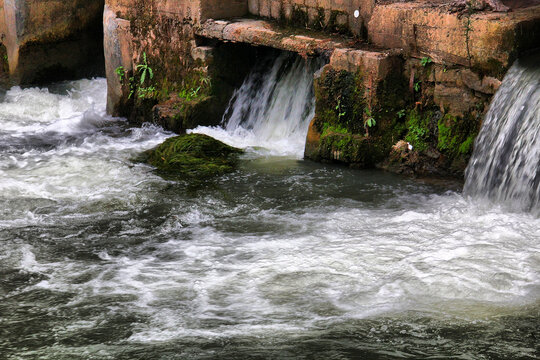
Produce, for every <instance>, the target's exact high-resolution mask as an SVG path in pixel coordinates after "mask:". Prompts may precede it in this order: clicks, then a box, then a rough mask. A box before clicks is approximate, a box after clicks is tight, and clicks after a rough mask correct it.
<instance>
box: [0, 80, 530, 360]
mask: <svg viewBox="0 0 540 360" xmlns="http://www.w3.org/2000/svg"><path fill="white" fill-rule="evenodd" d="M285 78H286V77H285ZM105 89H106V83H105V80H103V79H96V80H81V81H76V82H69V83H63V84H60V85H56V86H53V87H50V88H49V89H37V88H30V89H20V88H13V89H11V90H9V91H8V92H7V93H6V95H5V98H4V99H3V100H2V103H1V104H0V140H1V141H0V143H1V145H0V149H1V151H2V156H1V157H0V202H1V204H2V207H1V211H0V322H1V323H2V329H4V330H0V331H2V333H1V336H0V354H1V355H5V356H6V357H7V358H9V359H11V358H13V359H19V358H44V359H63V358H66V359H79V358H80V359H87V358H95V359H133V358H163V359H165V358H182V359H186V358H187V359H200V358H216V357H218V358H219V357H221V358H249V356H252V355H253V354H259V355H260V356H261V357H263V358H280V357H287V356H288V357H289V358H298V357H302V356H306V357H309V356H313V357H314V358H317V357H320V358H339V357H338V355H339V356H342V357H343V356H345V357H347V356H350V357H353V356H364V357H366V358H376V357H377V356H382V357H383V358H384V356H390V357H391V356H395V357H399V356H401V357H409V358H418V357H422V356H428V355H430V356H455V357H467V356H468V357H470V358H471V357H472V358H474V357H478V358H481V357H482V356H488V355H489V354H493V353H495V354H499V355H501V354H502V355H501V356H503V357H507V358H517V357H527V356H529V357H530V356H532V355H531V354H534V351H535V350H534V338H533V337H531V336H534V329H535V326H537V325H535V324H538V304H539V299H540V279H539V272H538V269H539V268H540V256H539V254H540V244H539V242H538V239H540V219H538V218H537V217H534V216H532V215H530V214H527V213H513V212H508V211H506V210H505V209H504V208H501V207H498V206H494V205H492V204H489V203H482V202H474V201H471V200H468V199H465V198H464V197H463V196H462V195H461V194H460V193H459V192H455V191H447V190H446V189H444V188H441V187H437V186H433V185H429V184H425V183H420V182H416V181H413V180H409V179H404V178H402V177H398V176H393V175H390V174H386V173H383V172H378V171H354V170H350V169H346V168H342V167H334V166H325V165H320V164H314V163H310V162H303V161H299V160H297V157H296V154H297V151H298V149H299V148H300V147H298V146H296V145H295V146H292V147H291V149H296V150H291V151H287V152H286V153H285V154H281V155H282V156H277V155H279V154H280V152H279V146H281V145H280V143H279V141H278V142H274V141H273V140H272V141H269V142H268V143H266V144H267V146H268V148H267V150H266V151H262V150H261V148H260V147H261V146H263V145H264V143H258V144H257V146H254V147H251V145H248V144H246V149H247V151H248V155H247V156H246V157H245V158H244V159H243V160H242V161H241V163H240V168H239V169H238V170H237V171H236V172H235V173H232V174H230V175H226V176H225V177H223V178H220V179H217V180H215V181H214V182H212V183H209V184H206V185H203V186H202V187H201V188H195V189H194V188H192V187H190V186H189V184H187V183H185V182H183V181H180V180H175V181H172V180H165V179H162V178H161V177H159V176H157V175H156V174H155V173H154V172H153V171H152V169H151V168H150V167H148V166H146V165H142V164H137V163H134V162H133V161H132V159H133V158H134V157H135V156H136V155H137V154H139V153H140V152H142V151H144V150H147V149H149V148H152V147H153V146H155V145H157V144H159V143H160V142H162V141H163V140H164V139H166V138H167V137H169V136H172V134H170V133H168V132H166V131H163V130H162V129H160V128H158V127H155V126H151V125H148V126H144V127H142V128H132V127H130V125H129V124H127V123H126V122H125V120H122V119H116V118H111V117H109V116H107V115H106V114H105ZM238 98H241V97H240V95H238ZM308 100H309V99H308ZM306 103H309V101H307V102H306ZM308 108H309V106H308ZM231 118H234V117H231ZM300 119H303V118H300ZM297 120H298V119H297ZM291 121H292V120H291ZM302 121H303V120H302ZM304 127H305V123H302V124H301V125H299V126H298V129H300V128H302V131H300V130H299V132H298V133H296V136H298V137H300V136H302V133H303V131H304ZM256 128H257V126H253V129H256ZM236 129H238V127H237V126H236V125H235V127H234V129H229V130H227V128H225V129H223V130H222V131H223V134H228V136H231V138H233V139H237V140H235V141H240V140H241V137H235V136H236V135H234V134H235V131H236ZM216 131H217V130H216ZM264 133H267V132H264ZM304 136H305V135H304ZM295 141H298V143H299V144H300V143H301V140H300V139H296V140H295ZM272 144H274V145H272ZM272 146H275V147H272ZM5 329H9V331H7V330H5ZM531 329H532V330H531ZM509 334H511V335H509ZM512 334H514V335H512ZM531 334H533V335H531ZM336 339H340V340H339V341H337V340H336ZM434 344H435V345H434ZM355 354H356V355H355ZM359 354H360V355H359ZM426 354H427V355H426Z"/></svg>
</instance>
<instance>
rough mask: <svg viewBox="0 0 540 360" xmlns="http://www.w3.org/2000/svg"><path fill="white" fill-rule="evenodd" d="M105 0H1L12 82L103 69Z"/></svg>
mask: <svg viewBox="0 0 540 360" xmlns="http://www.w3.org/2000/svg"><path fill="white" fill-rule="evenodd" d="M103 4H104V0H71V1H59V0H5V1H2V13H0V15H3V16H2V17H3V19H2V20H3V21H0V32H1V34H2V35H1V38H2V44H3V45H4V46H5V48H6V53H7V57H8V60H9V74H10V80H11V82H12V83H15V84H18V83H35V82H47V81H51V80H61V79H66V78H77V77H84V76H87V75H98V74H101V73H102V72H103V69H102V67H103V46H102V41H103V40H102V38H103V35H102V34H103V33H102V21H101V20H102V12H103Z"/></svg>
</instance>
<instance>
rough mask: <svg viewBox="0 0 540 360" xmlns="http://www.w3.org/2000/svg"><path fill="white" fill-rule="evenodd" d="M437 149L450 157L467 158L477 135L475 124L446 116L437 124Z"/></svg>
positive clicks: (467, 120) (467, 119)
mask: <svg viewBox="0 0 540 360" xmlns="http://www.w3.org/2000/svg"><path fill="white" fill-rule="evenodd" d="M437 128H438V130H439V136H438V139H437V148H438V149H439V150H440V151H441V152H443V153H445V154H447V155H448V156H450V157H459V156H467V155H470V154H471V153H472V148H473V144H474V139H475V138H476V135H477V134H478V131H477V125H476V122H475V121H474V120H472V119H469V118H459V117H456V116H452V115H450V114H446V115H445V116H443V117H442V118H441V119H440V120H439V122H438V124H437Z"/></svg>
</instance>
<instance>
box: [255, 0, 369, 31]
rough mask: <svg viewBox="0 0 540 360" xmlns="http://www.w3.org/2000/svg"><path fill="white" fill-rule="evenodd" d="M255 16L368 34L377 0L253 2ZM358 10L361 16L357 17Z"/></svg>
mask: <svg viewBox="0 0 540 360" xmlns="http://www.w3.org/2000/svg"><path fill="white" fill-rule="evenodd" d="M248 3H249V12H250V13H251V14H252V15H256V16H261V17H265V18H271V19H275V20H279V21H282V22H287V23H289V24H291V25H294V26H303V27H306V28H311V29H315V30H326V31H329V32H342V33H351V34H354V35H357V36H363V35H365V34H364V33H365V26H366V24H367V22H368V21H369V18H370V15H371V12H372V10H373V7H374V6H375V1H374V0H249V1H248ZM355 11H358V15H359V16H358V17H355V16H354V13H355Z"/></svg>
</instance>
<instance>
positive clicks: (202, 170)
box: [144, 134, 242, 179]
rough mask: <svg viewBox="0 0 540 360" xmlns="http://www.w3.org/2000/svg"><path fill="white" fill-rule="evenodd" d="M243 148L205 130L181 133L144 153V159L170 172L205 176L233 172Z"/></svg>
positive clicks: (198, 177)
mask: <svg viewBox="0 0 540 360" xmlns="http://www.w3.org/2000/svg"><path fill="white" fill-rule="evenodd" d="M240 153H242V150H240V149H236V148H233V147H231V146H228V145H226V144H224V143H222V142H220V141H218V140H216V139H214V138H211V137H210V136H207V135H202V134H189V135H180V136H176V137H173V138H169V139H167V140H166V141H165V142H164V143H163V144H161V145H159V146H158V147H156V148H155V149H153V150H150V151H147V152H146V153H145V154H144V161H145V162H147V163H149V164H150V165H153V166H155V167H156V168H157V169H158V170H160V171H163V172H166V173H175V174H178V175H182V176H184V177H187V178H197V179H201V178H202V179H204V178H210V177H214V176H217V175H222V174H225V173H228V172H231V171H233V170H234V169H235V166H236V163H237V155H238V154H240Z"/></svg>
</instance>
